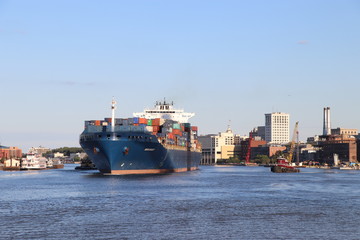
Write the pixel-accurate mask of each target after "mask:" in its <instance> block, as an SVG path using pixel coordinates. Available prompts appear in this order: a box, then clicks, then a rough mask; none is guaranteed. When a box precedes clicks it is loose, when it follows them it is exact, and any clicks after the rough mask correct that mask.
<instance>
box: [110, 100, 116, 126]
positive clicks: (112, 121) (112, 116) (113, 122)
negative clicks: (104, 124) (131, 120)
mask: <svg viewBox="0 0 360 240" xmlns="http://www.w3.org/2000/svg"><path fill="white" fill-rule="evenodd" d="M115 109H116V101H115V99H114V97H113V100H112V101H111V130H112V131H114V128H115Z"/></svg>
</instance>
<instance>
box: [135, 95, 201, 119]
mask: <svg viewBox="0 0 360 240" xmlns="http://www.w3.org/2000/svg"><path fill="white" fill-rule="evenodd" d="M133 115H134V117H139V118H147V119H154V118H161V119H170V120H173V121H177V122H180V123H187V122H189V119H190V118H192V117H193V116H195V113H187V112H184V110H183V109H175V108H174V103H173V102H171V103H168V102H166V101H165V100H164V101H163V102H161V101H157V102H156V103H155V106H154V108H152V109H144V112H138V113H134V114H133Z"/></svg>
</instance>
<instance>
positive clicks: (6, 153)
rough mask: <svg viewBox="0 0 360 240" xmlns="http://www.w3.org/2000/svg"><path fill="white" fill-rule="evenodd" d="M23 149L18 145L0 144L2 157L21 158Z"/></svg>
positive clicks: (0, 157)
mask: <svg viewBox="0 0 360 240" xmlns="http://www.w3.org/2000/svg"><path fill="white" fill-rule="evenodd" d="M21 157H22V150H21V149H20V148H17V147H5V146H0V159H10V158H21Z"/></svg>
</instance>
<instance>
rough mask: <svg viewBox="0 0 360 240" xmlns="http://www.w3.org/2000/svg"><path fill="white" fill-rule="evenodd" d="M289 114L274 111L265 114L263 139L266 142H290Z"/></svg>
mask: <svg viewBox="0 0 360 240" xmlns="http://www.w3.org/2000/svg"><path fill="white" fill-rule="evenodd" d="M289 122H290V115H289V114H287V113H281V112H275V113H267V114H265V141H267V142H268V143H278V144H282V143H288V142H290V130H289V129H290V127H289V126H290V125H289V124H290V123H289Z"/></svg>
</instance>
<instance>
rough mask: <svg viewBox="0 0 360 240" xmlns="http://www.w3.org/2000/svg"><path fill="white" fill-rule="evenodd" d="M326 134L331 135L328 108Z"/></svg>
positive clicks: (328, 109)
mask: <svg viewBox="0 0 360 240" xmlns="http://www.w3.org/2000/svg"><path fill="white" fill-rule="evenodd" d="M327 135H331V121H330V108H329V107H328V108H327Z"/></svg>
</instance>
